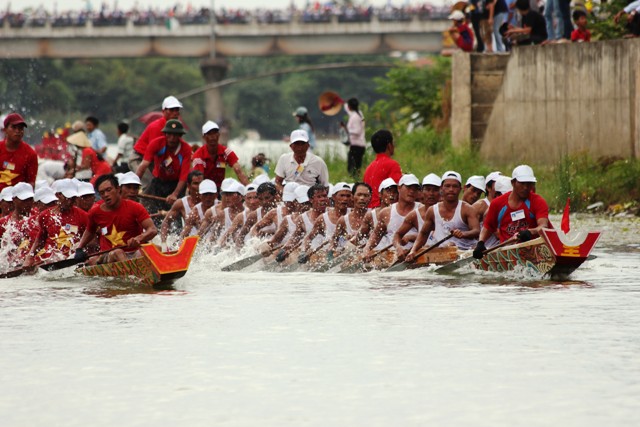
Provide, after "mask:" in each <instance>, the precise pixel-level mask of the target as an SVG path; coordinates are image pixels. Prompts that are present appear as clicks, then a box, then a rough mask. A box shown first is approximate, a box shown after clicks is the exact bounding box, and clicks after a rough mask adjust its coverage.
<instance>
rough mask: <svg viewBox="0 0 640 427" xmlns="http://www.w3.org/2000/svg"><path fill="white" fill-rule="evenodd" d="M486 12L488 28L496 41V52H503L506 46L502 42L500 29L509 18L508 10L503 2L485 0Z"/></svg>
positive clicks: (502, 0) (500, 0)
mask: <svg viewBox="0 0 640 427" xmlns="http://www.w3.org/2000/svg"><path fill="white" fill-rule="evenodd" d="M487 10H488V11H489V20H488V23H489V26H490V27H491V28H492V29H493V36H494V37H495V39H496V48H495V51H496V52H505V51H506V50H507V48H506V46H505V45H504V43H503V42H502V36H501V35H500V27H502V25H503V24H504V23H505V22H507V19H508V18H509V9H508V8H507V3H506V2H505V0H487Z"/></svg>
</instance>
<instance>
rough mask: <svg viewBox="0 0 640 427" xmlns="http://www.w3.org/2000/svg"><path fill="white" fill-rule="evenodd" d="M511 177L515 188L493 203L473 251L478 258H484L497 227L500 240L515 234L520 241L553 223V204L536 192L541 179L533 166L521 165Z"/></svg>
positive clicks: (530, 237) (529, 237)
mask: <svg viewBox="0 0 640 427" xmlns="http://www.w3.org/2000/svg"><path fill="white" fill-rule="evenodd" d="M511 178H512V179H511V185H513V191H511V192H509V193H506V194H503V195H501V196H500V197H496V198H495V199H493V200H492V201H491V204H490V205H489V210H488V211H487V213H486V215H485V217H484V223H483V226H482V231H481V232H480V238H479V241H478V244H477V246H476V248H475V249H474V251H473V256H474V257H475V258H478V259H480V258H482V255H483V252H484V251H485V250H486V247H485V244H484V242H485V241H486V240H487V239H488V238H489V237H490V236H491V235H492V234H493V233H495V232H496V231H497V232H498V237H500V243H502V242H504V241H506V240H508V239H510V238H512V237H514V236H517V239H518V241H520V242H526V241H528V240H531V239H532V238H533V237H538V236H539V234H540V230H541V229H543V228H549V227H550V225H549V206H548V205H547V202H546V201H545V200H544V199H543V198H542V197H541V196H539V195H538V194H536V193H534V192H533V189H534V187H535V183H536V182H537V180H536V177H535V176H534V175H533V169H531V168H530V167H529V166H527V165H520V166H517V167H516V168H515V169H514V170H513V174H512V175H511Z"/></svg>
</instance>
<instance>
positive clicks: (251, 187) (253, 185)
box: [244, 182, 258, 194]
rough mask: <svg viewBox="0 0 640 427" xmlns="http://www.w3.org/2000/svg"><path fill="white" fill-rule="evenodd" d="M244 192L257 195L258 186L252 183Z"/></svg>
mask: <svg viewBox="0 0 640 427" xmlns="http://www.w3.org/2000/svg"><path fill="white" fill-rule="evenodd" d="M244 191H245V193H244V194H249V193H255V192H256V191H258V186H257V185H256V184H255V183H253V182H250V183H249V184H247V186H246V187H244Z"/></svg>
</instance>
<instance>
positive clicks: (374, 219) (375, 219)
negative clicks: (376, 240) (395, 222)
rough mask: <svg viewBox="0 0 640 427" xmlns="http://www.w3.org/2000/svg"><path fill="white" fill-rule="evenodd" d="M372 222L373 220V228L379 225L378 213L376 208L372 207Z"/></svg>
mask: <svg viewBox="0 0 640 427" xmlns="http://www.w3.org/2000/svg"><path fill="white" fill-rule="evenodd" d="M371 222H373V228H376V225H378V214H377V213H376V210H375V209H371Z"/></svg>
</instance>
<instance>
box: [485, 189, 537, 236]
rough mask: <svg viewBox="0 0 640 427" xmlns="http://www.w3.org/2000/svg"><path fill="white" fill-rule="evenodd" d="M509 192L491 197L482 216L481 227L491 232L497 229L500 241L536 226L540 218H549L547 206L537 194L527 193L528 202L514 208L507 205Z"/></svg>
mask: <svg viewBox="0 0 640 427" xmlns="http://www.w3.org/2000/svg"><path fill="white" fill-rule="evenodd" d="M509 194H511V192H509V193H506V194H503V195H501V196H499V197H496V198H495V199H493V200H492V201H491V204H490V205H489V210H488V211H487V213H486V215H485V216H484V224H483V227H484V228H486V229H487V230H489V231H490V232H491V233H495V232H496V230H498V235H499V236H500V242H504V241H505V240H507V239H508V238H510V237H511V236H513V235H515V234H517V233H518V232H519V231H522V230H526V229H529V228H535V227H537V226H538V219H540V218H549V206H548V205H547V202H546V201H545V200H544V199H543V198H542V197H541V196H539V195H538V194H536V193H531V194H529V199H528V202H529V203H527V202H524V203H521V204H520V206H518V207H517V208H516V209H511V207H510V206H509Z"/></svg>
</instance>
